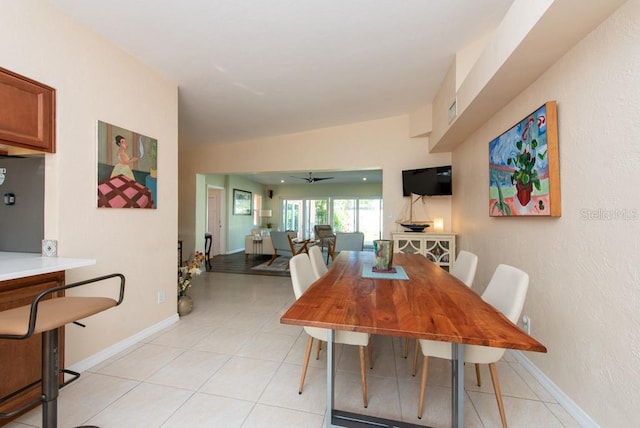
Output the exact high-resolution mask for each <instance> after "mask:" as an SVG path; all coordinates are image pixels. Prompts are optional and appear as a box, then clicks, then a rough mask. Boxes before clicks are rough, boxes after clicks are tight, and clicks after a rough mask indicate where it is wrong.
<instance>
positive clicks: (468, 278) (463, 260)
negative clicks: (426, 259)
mask: <svg viewBox="0 0 640 428" xmlns="http://www.w3.org/2000/svg"><path fill="white" fill-rule="evenodd" d="M477 268H478V256H476V255H475V254H473V253H470V252H469V251H464V250H463V251H460V253H459V254H458V257H457V258H456V261H455V263H454V264H453V267H452V268H451V271H449V273H450V274H451V275H453V276H455V277H456V278H458V279H459V280H460V281H462V282H464V283H465V284H467V287H471V286H472V285H473V278H475V276H476V269H477Z"/></svg>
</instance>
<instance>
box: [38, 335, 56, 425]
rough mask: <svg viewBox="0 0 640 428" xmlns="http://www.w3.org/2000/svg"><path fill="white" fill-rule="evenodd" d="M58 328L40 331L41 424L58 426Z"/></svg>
mask: <svg viewBox="0 0 640 428" xmlns="http://www.w3.org/2000/svg"><path fill="white" fill-rule="evenodd" d="M58 370H59V358H58V329H57V328H54V329H53V330H49V331H45V332H43V333H42V396H43V397H42V426H43V428H56V427H57V426H58V390H59V387H58Z"/></svg>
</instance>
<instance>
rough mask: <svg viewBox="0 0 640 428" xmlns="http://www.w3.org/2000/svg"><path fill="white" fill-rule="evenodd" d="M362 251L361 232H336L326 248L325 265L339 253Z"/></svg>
mask: <svg viewBox="0 0 640 428" xmlns="http://www.w3.org/2000/svg"><path fill="white" fill-rule="evenodd" d="M363 249H364V233H362V232H338V233H336V236H335V238H334V239H333V240H332V241H329V245H328V246H327V263H329V257H331V260H333V259H335V258H336V255H337V254H339V253H340V251H362V250H363Z"/></svg>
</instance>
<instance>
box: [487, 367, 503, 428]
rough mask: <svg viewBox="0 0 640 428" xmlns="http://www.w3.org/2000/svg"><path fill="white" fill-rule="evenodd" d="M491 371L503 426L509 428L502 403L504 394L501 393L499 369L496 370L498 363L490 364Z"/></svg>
mask: <svg viewBox="0 0 640 428" xmlns="http://www.w3.org/2000/svg"><path fill="white" fill-rule="evenodd" d="M489 371H490V372H491V382H493V390H494V391H495V393H496V401H497V402H498V410H499V411H500V419H501V420H502V426H503V428H507V415H506V414H505V413H504V404H503V403H502V392H500V383H499V382H498V369H497V368H496V363H490V364H489Z"/></svg>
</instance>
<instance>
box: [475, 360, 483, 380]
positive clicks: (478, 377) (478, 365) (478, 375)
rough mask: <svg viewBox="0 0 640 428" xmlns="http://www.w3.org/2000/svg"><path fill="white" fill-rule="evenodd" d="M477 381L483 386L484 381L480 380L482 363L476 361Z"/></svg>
mask: <svg viewBox="0 0 640 428" xmlns="http://www.w3.org/2000/svg"><path fill="white" fill-rule="evenodd" d="M476 381H477V382H478V386H482V382H481V380H480V364H478V363H476Z"/></svg>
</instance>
